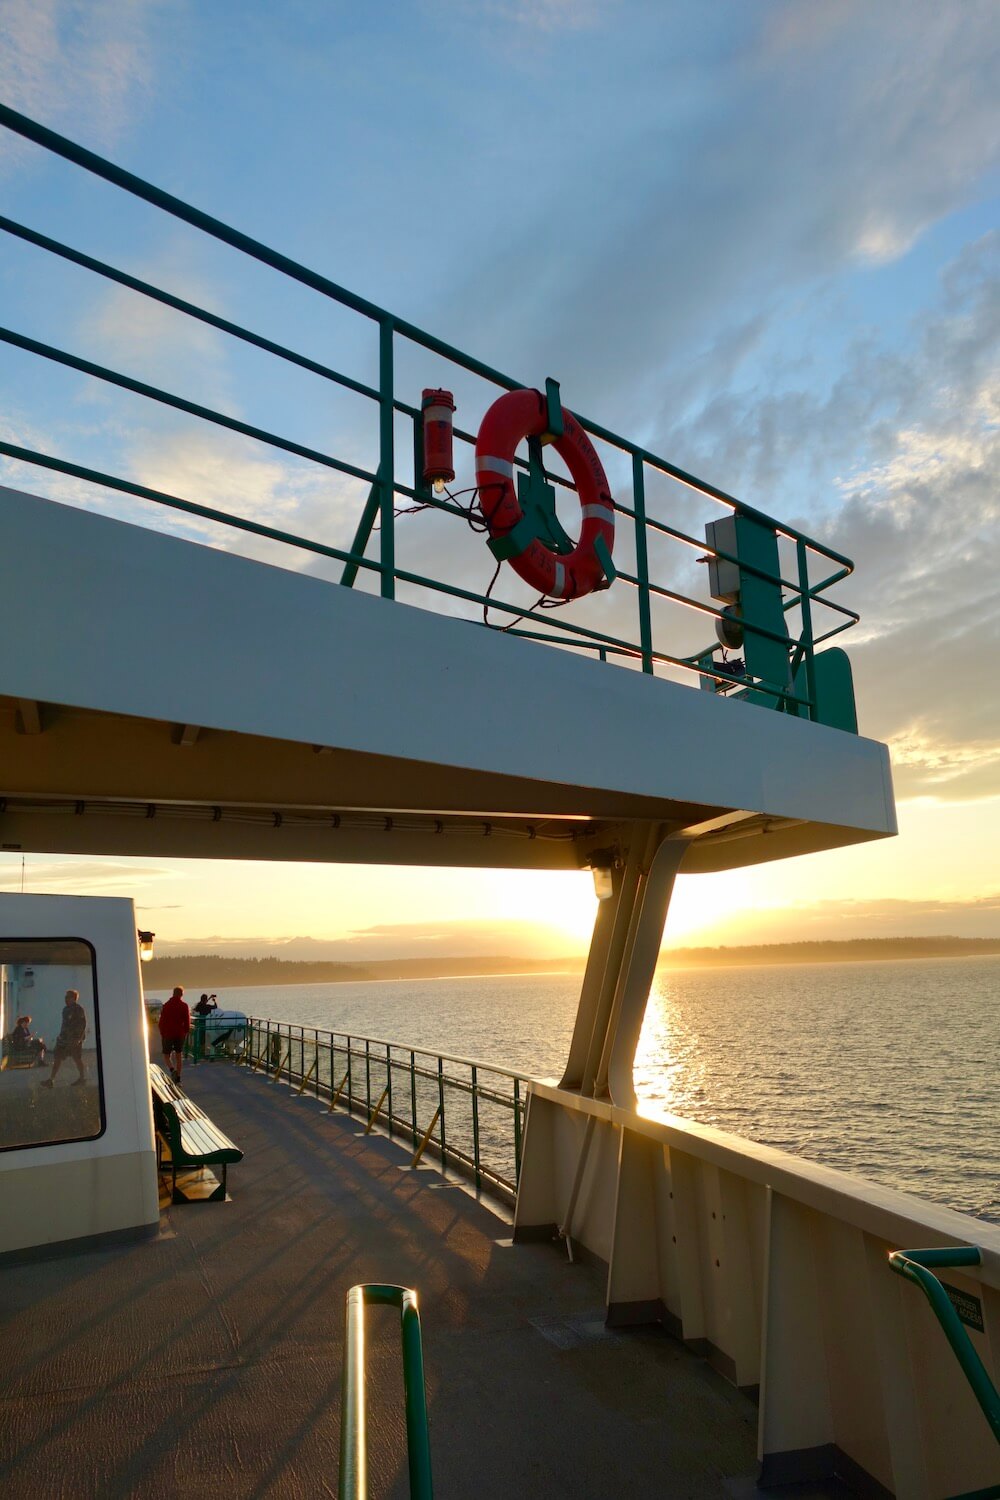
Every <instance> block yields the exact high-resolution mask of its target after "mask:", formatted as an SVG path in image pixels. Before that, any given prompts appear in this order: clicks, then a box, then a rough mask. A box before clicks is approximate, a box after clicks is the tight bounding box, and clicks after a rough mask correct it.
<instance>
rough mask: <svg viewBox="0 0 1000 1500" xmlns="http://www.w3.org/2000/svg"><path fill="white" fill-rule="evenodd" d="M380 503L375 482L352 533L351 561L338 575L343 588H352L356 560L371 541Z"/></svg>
mask: <svg viewBox="0 0 1000 1500" xmlns="http://www.w3.org/2000/svg"><path fill="white" fill-rule="evenodd" d="M381 503H382V486H381V485H380V484H379V482H378V480H376V481H375V483H374V484H373V485H372V487H371V489H370V490H369V491H368V499H367V500H366V501H365V508H364V510H363V511H362V512H361V519H360V521H359V522H358V529H357V531H355V533H354V540H353V542H352V543H351V561H350V562H346V563H345V564H344V571H343V572H342V573H341V575H340V581H341V583H342V584H343V585H344V587H345V588H349V589H352V588H353V587H354V580H355V579H356V578H357V576H358V562H357V559H358V558H360V557H364V555H365V548H366V547H367V546H368V543H369V541H370V540H371V534H372V527H373V526H374V525H375V518H376V516H377V515H378V512H379V506H380V505H381Z"/></svg>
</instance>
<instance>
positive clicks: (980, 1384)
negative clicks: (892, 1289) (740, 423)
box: [889, 1245, 1000, 1500]
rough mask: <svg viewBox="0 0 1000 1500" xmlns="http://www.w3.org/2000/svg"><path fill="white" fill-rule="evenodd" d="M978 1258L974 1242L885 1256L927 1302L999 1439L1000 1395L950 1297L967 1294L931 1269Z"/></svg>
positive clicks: (999, 1488)
mask: <svg viewBox="0 0 1000 1500" xmlns="http://www.w3.org/2000/svg"><path fill="white" fill-rule="evenodd" d="M982 1260H983V1257H982V1255H981V1254H980V1252H979V1250H978V1248H977V1247H976V1246H975V1245H947V1246H945V1247H944V1248H943V1249H939V1250H894V1251H892V1252H891V1254H890V1256H889V1264H890V1266H891V1267H892V1269H893V1270H894V1271H895V1272H896V1273H897V1275H899V1276H904V1277H905V1278H906V1280H907V1281H912V1282H913V1284H914V1286H918V1287H919V1288H920V1290H921V1291H922V1292H923V1294H924V1296H925V1297H926V1298H927V1301H928V1302H929V1303H930V1305H931V1310H932V1311H933V1313H934V1316H935V1317H936V1318H937V1320H938V1322H939V1323H940V1324H941V1328H942V1330H943V1332H944V1336H945V1338H946V1339H947V1340H948V1343H949V1344H950V1345H951V1347H952V1350H953V1351H954V1354H955V1357H956V1359H957V1360H958V1362H959V1364H960V1365H961V1367H962V1373H963V1374H964V1375H965V1378H966V1380H967V1381H968V1382H969V1385H970V1386H971V1387H972V1393H973V1395H974V1396H975V1398H976V1400H977V1401H978V1402H979V1405H980V1407H981V1408H982V1412H983V1416H984V1417H985V1418H986V1420H987V1422H988V1423H989V1424H990V1427H991V1428H992V1431H993V1436H994V1437H995V1438H996V1440H997V1442H998V1443H1000V1395H998V1394H997V1388H996V1386H995V1385H994V1384H993V1382H992V1380H991V1379H990V1377H989V1375H988V1374H987V1373H986V1368H985V1366H984V1365H983V1362H982V1360H981V1359H980V1358H979V1355H978V1354H977V1353H976V1351H975V1349H974V1348H973V1345H972V1340H971V1339H970V1338H969V1335H968V1334H967V1333H966V1331H965V1329H964V1327H963V1326H962V1318H961V1316H960V1314H959V1312H958V1310H957V1309H956V1307H955V1303H954V1301H953V1297H955V1298H956V1299H957V1300H958V1301H959V1305H960V1306H961V1304H962V1303H963V1302H965V1303H968V1302H969V1298H968V1297H962V1295H961V1294H958V1293H955V1292H954V1291H953V1292H951V1293H950V1294H949V1289H948V1288H947V1287H945V1286H943V1285H942V1283H941V1282H940V1281H939V1280H938V1278H937V1277H936V1276H935V1275H934V1270H933V1269H932V1268H937V1269H943V1268H945V1267H948V1266H954V1267H961V1266H979V1265H982ZM975 1495H976V1497H977V1500H978V1497H982V1500H986V1497H987V1496H994V1495H998V1496H1000V1484H998V1485H995V1486H994V1487H993V1488H992V1489H989V1490H977V1491H976V1492H975ZM956 1500H971V1497H969V1496H956Z"/></svg>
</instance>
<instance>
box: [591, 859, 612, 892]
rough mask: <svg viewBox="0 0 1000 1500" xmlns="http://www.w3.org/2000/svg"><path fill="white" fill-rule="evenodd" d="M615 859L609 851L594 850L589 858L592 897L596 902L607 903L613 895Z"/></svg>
mask: <svg viewBox="0 0 1000 1500" xmlns="http://www.w3.org/2000/svg"><path fill="white" fill-rule="evenodd" d="M614 867H615V857H614V851H613V850H611V849H595V851H594V853H593V854H592V855H591V857H590V873H591V874H592V875H593V877H594V895H595V896H596V897H597V899H598V901H607V900H609V899H610V898H611V897H612V896H613V895H614V893H615V881H614Z"/></svg>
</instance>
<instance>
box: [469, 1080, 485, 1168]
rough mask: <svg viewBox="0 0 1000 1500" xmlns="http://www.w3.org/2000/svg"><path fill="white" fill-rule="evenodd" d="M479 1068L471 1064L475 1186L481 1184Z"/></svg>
mask: <svg viewBox="0 0 1000 1500" xmlns="http://www.w3.org/2000/svg"><path fill="white" fill-rule="evenodd" d="M478 1073H479V1070H478V1069H477V1067H476V1066H475V1064H473V1066H472V1160H473V1164H474V1167H475V1173H476V1188H477V1189H478V1188H481V1187H482V1185H483V1179H482V1175H481V1173H480V1171H479V1077H478Z"/></svg>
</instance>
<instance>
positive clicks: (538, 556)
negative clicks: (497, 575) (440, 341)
mask: <svg viewBox="0 0 1000 1500" xmlns="http://www.w3.org/2000/svg"><path fill="white" fill-rule="evenodd" d="M548 411H549V409H548V402H547V400H546V397H545V396H543V395H542V393H541V392H540V391H532V390H523V391H509V392H508V393H507V395H505V396H501V397H500V398H499V400H497V401H494V403H493V405H492V406H491V407H490V409H489V411H488V412H487V413H486V415H485V417H484V418H483V422H482V426H481V427H480V429H479V436H478V437H477V438H476V483H477V484H478V486H479V505H480V509H481V510H482V513H483V515H484V516H485V518H486V522H487V525H488V526H489V529H490V537H491V539H492V542H493V543H494V544H495V545H494V546H493V551H494V555H496V556H500V557H504V556H506V558H507V560H508V561H509V562H510V565H511V567H512V568H513V569H514V571H515V573H517V574H518V575H519V576H520V577H521V578H523V579H524V581H525V583H528V584H530V585H531V587H532V588H535V589H537V590H538V591H539V593H541V594H544V595H546V597H547V598H550V599H579V598H580V597H581V596H582V595H584V594H589V593H592V592H593V590H594V589H596V588H601V587H604V588H607V586H608V583H609V582H610V581H611V579H612V578H613V577H614V569H613V568H612V567H611V551H612V548H613V547H614V541H615V509H614V501H613V500H612V498H611V490H610V488H609V485H608V480H607V475H606V474H605V472H604V469H603V466H602V464H601V460H600V459H599V458H598V456H597V453H596V452H595V450H594V445H593V443H592V442H591V441H590V439H589V437H588V436H587V434H586V433H585V432H584V430H583V428H582V427H581V426H580V424H579V422H578V421H577V420H576V418H575V417H574V416H573V414H572V412H569V411H567V410H566V409H565V407H563V411H562V416H563V432H562V435H561V436H559V437H553V438H551V442H552V446H553V447H554V448H555V450H556V452H557V453H558V454H559V457H560V458H561V459H563V461H564V462H565V464H566V467H567V468H568V469H569V472H570V474H571V475H572V478H573V483H574V484H575V485H576V489H577V494H578V496H579V499H580V508H581V514H582V520H581V527H580V540H579V541H578V542H577V544H576V546H575V547H574V548H573V550H572V552H567V553H565V554H562V555H560V554H559V553H558V552H555V551H553V550H552V549H551V548H550V547H548V546H546V544H545V542H543V541H542V540H541V539H540V538H539V537H538V536H535V535H532V534H530V533H529V534H528V535H527V536H519V535H518V534H517V531H516V528H517V527H518V523H519V522H521V521H522V520H523V519H524V516H523V512H522V510H521V506H520V503H519V501H518V498H517V490H516V488H515V485H514V454H515V453H516V452H517V446H518V444H519V443H521V442H523V441H524V439H525V438H541V437H545V436H546V435H547V434H548V431H549V415H548ZM522 531H523V528H522ZM505 539H509V544H510V546H511V549H512V550H510V551H509V552H504V551H503V549H502V547H501V545H500V544H501V543H503V542H504V540H505ZM522 542H523V545H521V543H522ZM601 554H603V561H602V556H601Z"/></svg>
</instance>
